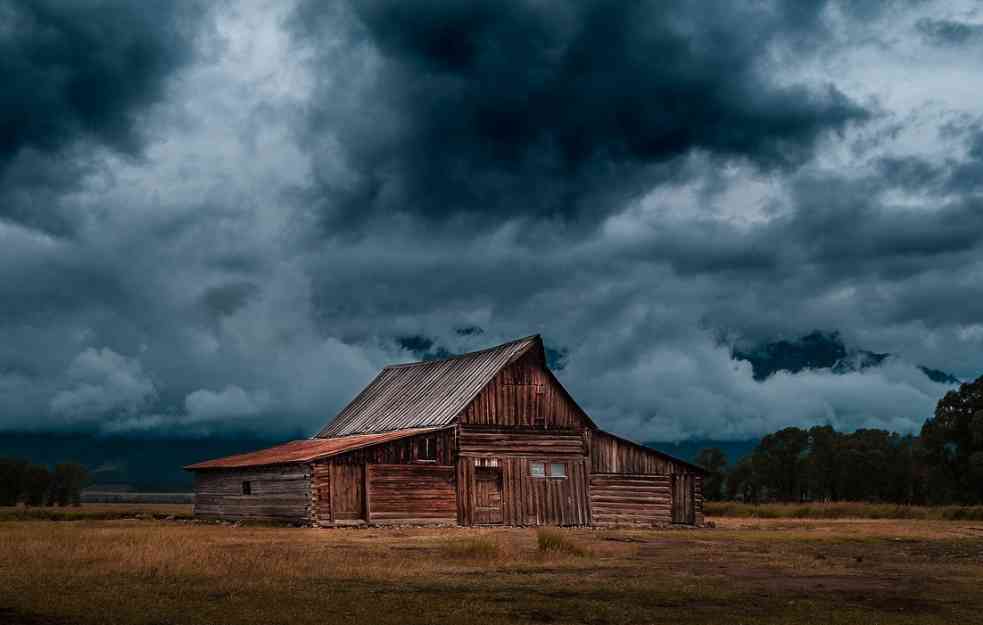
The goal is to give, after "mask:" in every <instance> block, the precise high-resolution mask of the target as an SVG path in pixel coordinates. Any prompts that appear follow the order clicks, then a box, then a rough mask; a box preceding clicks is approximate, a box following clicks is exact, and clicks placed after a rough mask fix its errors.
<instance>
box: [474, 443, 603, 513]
mask: <svg viewBox="0 0 983 625" xmlns="http://www.w3.org/2000/svg"><path fill="white" fill-rule="evenodd" d="M534 461H541V462H545V463H550V462H559V463H563V464H564V465H566V472H567V476H566V477H564V478H552V477H546V478H536V477H531V476H530V475H529V463H530V462H534ZM491 463H497V466H498V469H499V470H500V471H501V514H500V515H497V514H495V513H494V512H493V510H492V509H490V507H489V506H488V505H483V506H479V505H478V504H479V501H482V500H483V502H484V503H485V504H487V503H488V502H490V501H493V500H494V495H493V494H490V493H488V492H487V490H484V491H482V490H479V489H488V488H489V487H490V484H489V481H488V480H480V479H476V478H477V477H478V476H477V475H476V474H477V473H478V472H486V471H488V469H494V468H495V467H494V466H488V465H489V464H491ZM476 464H478V465H479V466H476ZM481 465H485V466H481ZM587 475H588V465H587V460H586V458H585V457H583V456H575V455H566V456H556V457H548V456H541V457H537V458H532V457H525V456H500V457H498V458H476V457H470V456H462V457H461V459H460V461H459V462H458V466H457V483H458V523H460V524H461V525H480V524H484V523H496V522H497V518H498V517H499V516H500V518H501V519H502V520H501V523H503V524H505V525H588V524H589V522H590V501H589V496H588V493H589V491H588V482H587Z"/></svg>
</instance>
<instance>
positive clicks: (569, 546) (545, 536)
mask: <svg viewBox="0 0 983 625" xmlns="http://www.w3.org/2000/svg"><path fill="white" fill-rule="evenodd" d="M536 542H537V544H538V546H539V552H540V553H542V554H544V555H564V556H574V557H578V558H582V557H585V556H588V555H590V553H589V552H588V551H587V550H586V549H584V548H583V547H581V546H580V545H578V544H577V543H575V542H573V541H572V540H570V538H569V537H568V536H567V535H566V534H565V533H564V532H563V531H561V530H557V529H546V528H541V529H539V530H538V531H537V532H536Z"/></svg>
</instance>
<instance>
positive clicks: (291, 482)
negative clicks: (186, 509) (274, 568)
mask: <svg viewBox="0 0 983 625" xmlns="http://www.w3.org/2000/svg"><path fill="white" fill-rule="evenodd" d="M243 482H249V489H250V494H248V495H244V494H243V492H242V491H243ZM310 484H311V479H310V468H309V467H308V466H307V465H284V466H281V467H250V468H247V469H214V470H208V471H196V472H195V503H194V514H195V516H196V517H199V518H203V519H224V520H230V521H236V520H251V521H285V522H295V523H305V524H306V523H308V522H309V518H310V504H311V495H310Z"/></svg>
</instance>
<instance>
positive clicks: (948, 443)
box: [921, 377, 983, 503]
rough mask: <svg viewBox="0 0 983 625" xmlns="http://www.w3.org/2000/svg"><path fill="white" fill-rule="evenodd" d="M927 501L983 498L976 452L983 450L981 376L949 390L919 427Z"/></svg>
mask: <svg viewBox="0 0 983 625" xmlns="http://www.w3.org/2000/svg"><path fill="white" fill-rule="evenodd" d="M921 439H922V445H923V447H924V449H925V458H926V462H927V463H928V465H929V475H930V480H929V481H930V484H929V485H928V488H929V491H930V501H932V502H933V503H946V500H947V499H953V500H956V501H960V502H962V503H980V502H983V480H980V479H978V478H979V476H980V470H979V460H980V456H976V454H977V453H979V452H983V377H980V378H978V379H976V380H975V381H973V382H968V383H966V384H962V385H961V386H960V387H959V390H956V391H949V392H948V393H946V394H945V397H943V398H942V399H941V400H940V401H939V403H938V405H936V407H935V416H933V417H932V418H930V419H928V420H927V421H926V422H925V425H923V426H922V431H921Z"/></svg>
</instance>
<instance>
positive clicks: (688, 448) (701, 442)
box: [644, 438, 761, 466]
mask: <svg viewBox="0 0 983 625" xmlns="http://www.w3.org/2000/svg"><path fill="white" fill-rule="evenodd" d="M760 440H761V439H758V438H751V439H748V440H743V441H721V440H714V439H709V438H694V439H690V440H685V441H678V442H667V441H650V442H648V443H644V445H645V446H646V447H651V448H653V449H658V450H659V451H661V452H665V453H667V454H669V455H670V456H675V457H677V458H680V459H682V460H686V461H688V462H694V461H695V460H696V456H697V454H699V453H700V451H701V450H704V449H710V448H711V447H716V448H717V449H719V450H720V451H722V452H724V455H725V456H726V457H727V464H728V465H731V466H733V465H734V464H736V463H737V461H738V460H740V459H741V458H743V457H745V456H749V455H750V454H751V452H752V451H754V448H755V447H757V446H758V442H759V441H760Z"/></svg>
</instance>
